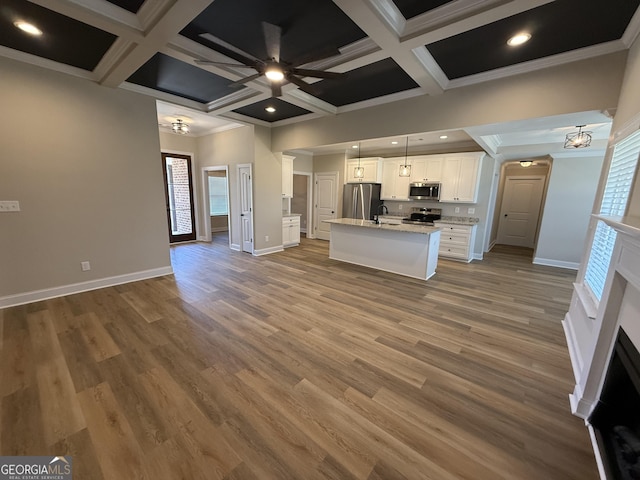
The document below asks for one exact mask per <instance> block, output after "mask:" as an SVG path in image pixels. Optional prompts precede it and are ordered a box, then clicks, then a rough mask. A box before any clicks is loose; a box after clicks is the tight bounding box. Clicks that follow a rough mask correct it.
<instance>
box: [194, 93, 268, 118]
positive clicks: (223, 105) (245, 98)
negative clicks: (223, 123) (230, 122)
mask: <svg viewBox="0 0 640 480" xmlns="http://www.w3.org/2000/svg"><path fill="white" fill-rule="evenodd" d="M269 96H270V95H269V94H267V93H266V92H257V91H256V90H253V89H251V88H245V89H242V90H238V91H236V92H233V93H231V94H229V95H226V96H224V97H222V98H218V99H216V100H213V101H211V102H209V103H207V104H205V105H204V110H205V111H206V112H207V113H213V112H217V113H223V112H228V111H231V110H234V109H236V108H240V107H244V106H246V105H251V104H252V103H256V102H259V101H261V100H264V99H265V98H269Z"/></svg>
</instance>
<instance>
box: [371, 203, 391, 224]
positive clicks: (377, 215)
mask: <svg viewBox="0 0 640 480" xmlns="http://www.w3.org/2000/svg"><path fill="white" fill-rule="evenodd" d="M381 208H383V209H384V211H385V212H387V215H389V209H388V208H387V206H386V205H385V204H384V203H383V204H381V205H378V211H377V212H376V214H375V215H374V216H373V220H374V221H375V222H376V225H378V224H379V223H380V219H379V218H378V217H379V216H380V209H381Z"/></svg>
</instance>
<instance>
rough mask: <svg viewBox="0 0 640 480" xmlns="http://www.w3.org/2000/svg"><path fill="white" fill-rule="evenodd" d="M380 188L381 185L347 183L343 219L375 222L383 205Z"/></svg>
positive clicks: (343, 200)
mask: <svg viewBox="0 0 640 480" xmlns="http://www.w3.org/2000/svg"><path fill="white" fill-rule="evenodd" d="M380 187H381V185H380V184H379V183H347V184H346V185H345V186H344V195H343V197H342V217H343V218H363V219H367V220H373V216H374V215H375V214H376V213H379V212H378V207H379V206H380V205H382V204H383V201H382V200H380Z"/></svg>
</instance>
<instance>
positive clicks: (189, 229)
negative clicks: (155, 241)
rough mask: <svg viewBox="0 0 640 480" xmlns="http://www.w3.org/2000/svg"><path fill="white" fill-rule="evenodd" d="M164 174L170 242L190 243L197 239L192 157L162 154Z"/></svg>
mask: <svg viewBox="0 0 640 480" xmlns="http://www.w3.org/2000/svg"><path fill="white" fill-rule="evenodd" d="M162 173H163V175H164V193H165V199H166V207H167V224H168V226H169V242H170V243H177V242H189V241H193V240H195V239H196V228H195V225H196V217H195V208H194V206H193V184H192V175H191V157H190V156H188V155H177V154H170V153H163V154H162Z"/></svg>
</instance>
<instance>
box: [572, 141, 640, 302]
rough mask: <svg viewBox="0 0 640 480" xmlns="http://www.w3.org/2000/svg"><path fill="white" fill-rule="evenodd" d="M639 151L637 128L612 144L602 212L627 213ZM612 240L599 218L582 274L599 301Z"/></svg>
mask: <svg viewBox="0 0 640 480" xmlns="http://www.w3.org/2000/svg"><path fill="white" fill-rule="evenodd" d="M639 153H640V131H637V132H635V133H634V134H633V135H630V136H629V137H627V138H625V139H624V140H622V141H621V142H620V143H618V144H617V145H616V146H615V148H614V150H613V158H612V159H611V166H610V167H609V174H608V175H607V183H606V184H605V187H604V193H603V196H602V203H601V204H600V214H601V215H624V214H625V213H626V210H627V203H628V200H629V193H630V192H631V185H632V183H633V177H634V175H635V172H636V166H637V164H638V155H639ZM615 241H616V232H615V230H613V229H612V228H611V227H609V226H608V225H607V224H605V223H604V222H600V221H599V222H598V224H597V226H596V231H595V235H594V237H593V243H592V244H591V253H590V254H589V260H588V261H587V269H586V271H585V275H584V283H585V285H586V286H587V287H588V288H589V289H590V290H591V293H592V294H593V296H594V297H595V298H596V299H597V300H598V301H600V298H602V292H603V290H604V282H605V280H606V279H607V271H608V269H609V262H610V261H611V254H612V253H613V245H614V244H615Z"/></svg>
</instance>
